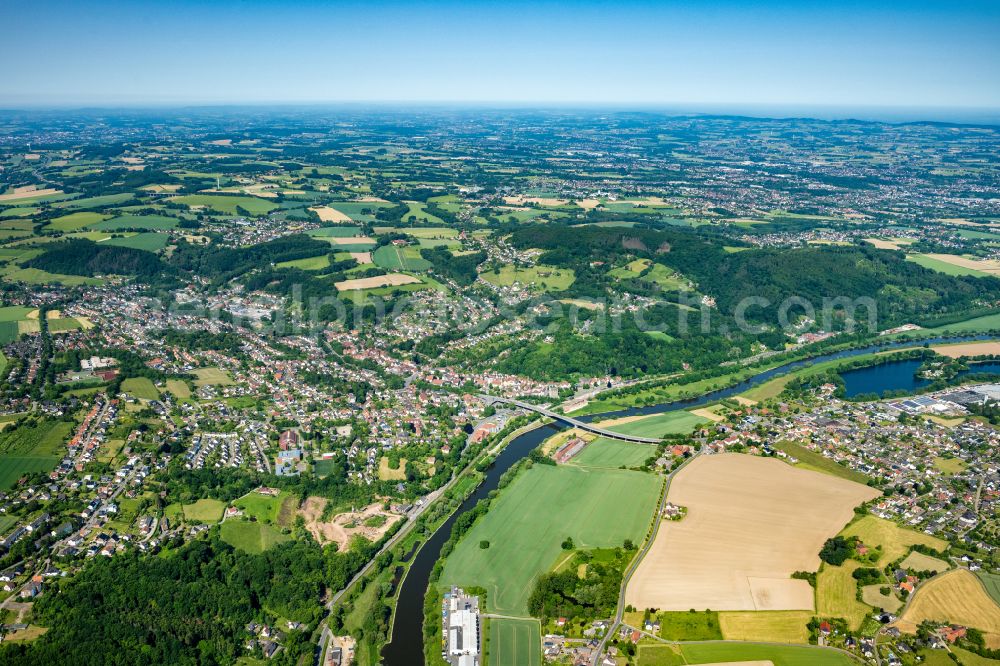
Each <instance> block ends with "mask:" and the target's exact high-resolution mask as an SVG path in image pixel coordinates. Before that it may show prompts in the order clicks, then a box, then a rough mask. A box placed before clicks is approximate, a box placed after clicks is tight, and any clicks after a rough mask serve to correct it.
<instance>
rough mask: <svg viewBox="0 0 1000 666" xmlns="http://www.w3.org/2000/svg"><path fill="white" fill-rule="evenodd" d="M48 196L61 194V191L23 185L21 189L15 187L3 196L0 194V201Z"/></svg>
mask: <svg viewBox="0 0 1000 666" xmlns="http://www.w3.org/2000/svg"><path fill="white" fill-rule="evenodd" d="M50 194H62V190H57V189H54V188H51V187H47V188H44V189H38V188H37V187H35V186H34V185H23V186H21V187H15V188H14V189H13V190H11V191H9V192H5V193H4V194H0V201H16V200H18V199H31V198H32V197H45V196H49V195H50Z"/></svg>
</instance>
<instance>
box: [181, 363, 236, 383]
mask: <svg viewBox="0 0 1000 666" xmlns="http://www.w3.org/2000/svg"><path fill="white" fill-rule="evenodd" d="M191 372H192V374H194V376H195V377H196V378H197V379H195V380H194V385H195V386H229V385H231V384H232V383H233V378H232V377H230V376H229V373H228V372H227V371H226V370H223V369H222V368H216V367H210V368H197V369H195V370H192V371H191Z"/></svg>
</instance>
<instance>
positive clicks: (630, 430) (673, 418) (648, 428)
mask: <svg viewBox="0 0 1000 666" xmlns="http://www.w3.org/2000/svg"><path fill="white" fill-rule="evenodd" d="M703 423H709V420H708V419H706V418H702V417H701V416H696V415H694V414H692V413H691V412H685V411H683V410H677V411H672V412H664V413H663V414H654V415H652V416H647V417H645V418H642V419H639V420H637V421H631V422H629V423H621V424H619V425H612V426H608V428H607V429H608V430H611V431H614V432H620V433H622V434H623V435H635V436H636V437H663V436H664V435H673V434H679V433H680V434H687V433H689V432H691V431H693V430H694V429H695V428H696V427H698V426H699V425H701V424H703ZM598 425H599V424H598Z"/></svg>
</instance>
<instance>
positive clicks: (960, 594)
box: [895, 569, 1000, 648]
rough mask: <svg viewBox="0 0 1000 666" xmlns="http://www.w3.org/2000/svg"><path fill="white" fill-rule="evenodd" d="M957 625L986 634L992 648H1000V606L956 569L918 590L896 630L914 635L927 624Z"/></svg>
mask: <svg viewBox="0 0 1000 666" xmlns="http://www.w3.org/2000/svg"><path fill="white" fill-rule="evenodd" d="M925 620H930V621H932V622H941V623H955V624H961V625H963V626H966V627H975V628H976V629H979V630H980V631H982V632H983V634H984V637H985V639H986V644H987V646H989V647H990V648H1000V606H998V605H997V603H996V601H994V600H993V599H992V598H991V597H990V596H989V595H988V594H987V593H986V590H985V588H984V587H983V584H982V582H981V581H980V579H979V578H977V577H976V575H975V574H973V573H971V572H969V571H968V570H966V569H955V570H954V571H949V572H948V573H944V574H941V575H939V576H935V577H934V578H932V579H930V580H928V581H927V582H926V583H924V584H922V585H920V586H919V587H917V590H916V591H915V592H914V593H913V599H911V600H910V603H909V604H908V605H907V607H906V610H905V611H903V615H902V616H901V617H900V618H899V620H897V621H896V623H895V626H896V627H898V628H899V630H900V631H903V632H906V633H910V634H912V633H915V632H916V630H917V626H918V625H919V624H920V623H921V622H923V621H925Z"/></svg>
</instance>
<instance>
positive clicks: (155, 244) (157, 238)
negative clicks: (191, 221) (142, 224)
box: [104, 232, 170, 252]
mask: <svg viewBox="0 0 1000 666" xmlns="http://www.w3.org/2000/svg"><path fill="white" fill-rule="evenodd" d="M168 240H170V237H169V236H167V234H158V233H156V232H149V233H142V234H135V235H134V236H125V237H124V238H109V239H108V240H106V241H104V242H105V244H107V245H117V246H119V247H134V248H135V249H137V250H146V251H147V252H157V251H159V250H162V249H163V248H165V247H166V246H167V241H168Z"/></svg>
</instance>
